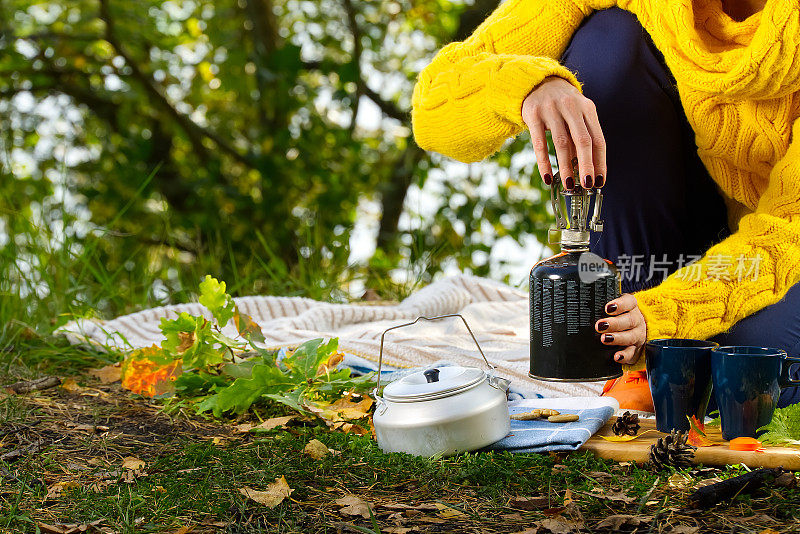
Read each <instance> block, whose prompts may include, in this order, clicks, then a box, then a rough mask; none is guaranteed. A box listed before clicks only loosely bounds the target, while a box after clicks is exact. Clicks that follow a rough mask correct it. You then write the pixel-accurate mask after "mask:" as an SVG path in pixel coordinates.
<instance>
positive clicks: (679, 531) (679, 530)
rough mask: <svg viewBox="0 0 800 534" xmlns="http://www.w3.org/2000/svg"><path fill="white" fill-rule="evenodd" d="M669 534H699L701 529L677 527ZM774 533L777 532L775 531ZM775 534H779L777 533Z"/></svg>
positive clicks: (668, 533) (669, 531)
mask: <svg viewBox="0 0 800 534" xmlns="http://www.w3.org/2000/svg"><path fill="white" fill-rule="evenodd" d="M665 532H666V533H667V534H697V533H698V532H700V527H691V526H689V525H675V526H674V527H672V528H671V529H670V530H667V531H665ZM772 532H775V531H774V530H773V531H772ZM775 534H778V533H777V532H775Z"/></svg>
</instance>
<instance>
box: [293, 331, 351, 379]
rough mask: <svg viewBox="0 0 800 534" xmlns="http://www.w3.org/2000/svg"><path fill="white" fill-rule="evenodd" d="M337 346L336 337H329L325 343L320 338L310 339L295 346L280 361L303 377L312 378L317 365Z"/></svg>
mask: <svg viewBox="0 0 800 534" xmlns="http://www.w3.org/2000/svg"><path fill="white" fill-rule="evenodd" d="M338 347H339V340H338V339H337V338H331V339H330V340H329V341H328V342H327V343H323V339H321V338H320V339H312V340H310V341H306V342H305V343H303V344H302V345H300V346H299V347H297V350H295V351H294V352H293V353H292V354H291V355H289V356H286V357H285V358H284V359H283V360H282V361H281V362H282V363H283V365H285V366H286V367H287V368H289V369H291V370H292V371H296V372H298V373H300V374H301V375H302V376H303V377H304V378H305V379H313V378H314V377H315V376H316V374H317V369H318V368H319V366H320V365H322V364H323V363H325V362H326V361H327V360H328V357H329V356H330V355H331V354H332V353H334V352H336V349H337V348H338Z"/></svg>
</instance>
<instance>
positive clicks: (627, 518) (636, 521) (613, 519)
mask: <svg viewBox="0 0 800 534" xmlns="http://www.w3.org/2000/svg"><path fill="white" fill-rule="evenodd" d="M649 522H650V518H648V517H642V516H636V515H627V514H616V515H610V516H608V517H606V518H605V519H603V520H602V521H600V522H599V523H597V525H595V529H601V528H604V529H608V530H614V531H616V530H620V527H638V526H639V525H641V524H642V523H649Z"/></svg>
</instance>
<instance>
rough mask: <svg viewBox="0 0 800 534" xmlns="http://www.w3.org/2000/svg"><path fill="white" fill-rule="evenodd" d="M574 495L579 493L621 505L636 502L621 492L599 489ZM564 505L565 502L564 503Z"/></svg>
mask: <svg viewBox="0 0 800 534" xmlns="http://www.w3.org/2000/svg"><path fill="white" fill-rule="evenodd" d="M575 493H580V494H582V495H588V496H590V497H594V498H595V499H605V500H607V501H611V502H621V503H623V504H633V503H635V502H636V499H635V498H634V497H628V496H627V495H626V494H625V493H623V492H621V491H603V490H602V489H600V488H596V489H594V490H592V491H576V492H575ZM564 503H565V504H566V500H565V501H564Z"/></svg>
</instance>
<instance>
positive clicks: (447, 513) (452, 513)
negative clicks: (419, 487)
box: [436, 502, 467, 519]
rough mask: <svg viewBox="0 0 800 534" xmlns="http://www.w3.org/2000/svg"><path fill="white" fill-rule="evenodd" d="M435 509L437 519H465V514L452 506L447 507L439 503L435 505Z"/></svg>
mask: <svg viewBox="0 0 800 534" xmlns="http://www.w3.org/2000/svg"><path fill="white" fill-rule="evenodd" d="M436 508H437V509H438V510H439V517H442V518H444V519H455V518H463V517H467V514H465V513H464V512H462V511H461V510H456V509H455V508H453V507H452V506H447V505H446V504H442V503H440V502H437V503H436Z"/></svg>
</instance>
